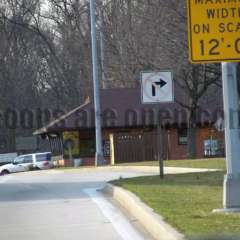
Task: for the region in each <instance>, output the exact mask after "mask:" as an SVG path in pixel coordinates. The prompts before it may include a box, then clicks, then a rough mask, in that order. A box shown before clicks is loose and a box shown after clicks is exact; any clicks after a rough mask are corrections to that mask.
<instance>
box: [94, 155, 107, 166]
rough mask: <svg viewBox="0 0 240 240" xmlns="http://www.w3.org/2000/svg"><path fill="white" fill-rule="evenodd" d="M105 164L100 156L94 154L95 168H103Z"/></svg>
mask: <svg viewBox="0 0 240 240" xmlns="http://www.w3.org/2000/svg"><path fill="white" fill-rule="evenodd" d="M105 164H106V161H105V159H104V157H103V155H102V154H99V153H96V154H95V166H96V167H99V166H103V165H105Z"/></svg>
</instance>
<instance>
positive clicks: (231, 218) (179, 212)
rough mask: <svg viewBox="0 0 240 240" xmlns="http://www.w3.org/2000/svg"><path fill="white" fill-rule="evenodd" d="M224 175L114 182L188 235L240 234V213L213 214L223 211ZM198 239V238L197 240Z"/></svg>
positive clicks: (211, 173) (205, 174) (196, 174)
mask: <svg viewBox="0 0 240 240" xmlns="http://www.w3.org/2000/svg"><path fill="white" fill-rule="evenodd" d="M223 175H224V173H223V172H207V173H192V174H180V175H167V176H166V177H165V179H164V180H160V179H159V177H158V176H151V177H138V178H133V179H122V180H118V181H113V183H114V184H116V185H118V186H121V187H123V188H125V189H128V190H130V191H132V192H133V193H135V194H136V195H137V196H139V197H140V198H141V199H142V200H143V201H144V202H145V203H146V204H148V205H149V206H150V207H152V208H153V209H154V210H155V211H156V212H157V213H158V214H160V215H162V216H163V217H164V219H165V220H166V221H167V222H169V223H170V224H171V225H172V226H174V227H176V228H177V229H178V230H179V231H180V232H182V233H184V234H185V235H186V236H191V237H192V236H199V235H201V237H200V238H198V239H232V238H230V237H227V238H219V237H216V238H209V237H206V238H204V237H203V236H207V235H216V234H219V235H220V236H223V235H224V234H232V235H234V234H239V235H238V237H237V238H236V239H240V214H235V215H234V214H231V215H224V214H213V213H212V210H213V209H217V208H222V183H223ZM194 239H197V238H194Z"/></svg>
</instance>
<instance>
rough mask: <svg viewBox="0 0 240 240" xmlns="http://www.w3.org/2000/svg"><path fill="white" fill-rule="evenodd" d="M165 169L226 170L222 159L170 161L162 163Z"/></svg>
mask: <svg viewBox="0 0 240 240" xmlns="http://www.w3.org/2000/svg"><path fill="white" fill-rule="evenodd" d="M164 164H165V166H166V167H184V168H209V169H222V170H225V169H226V161H225V159H223V158H210V159H196V160H170V161H164ZM118 166H158V161H151V162H137V163H124V164H118Z"/></svg>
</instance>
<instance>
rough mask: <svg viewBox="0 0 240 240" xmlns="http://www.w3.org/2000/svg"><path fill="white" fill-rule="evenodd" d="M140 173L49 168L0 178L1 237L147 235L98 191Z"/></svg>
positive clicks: (114, 239)
mask: <svg viewBox="0 0 240 240" xmlns="http://www.w3.org/2000/svg"><path fill="white" fill-rule="evenodd" d="M150 174H154V173H150ZM139 175H149V173H146V172H141V171H134V170H126V171H123V172H122V171H114V170H107V169H103V170H101V171H99V170H98V171H94V170H84V171H65V172H64V171H59V170H50V171H39V172H28V173H19V174H12V175H9V176H3V177H0V239H1V240H40V239H41V240H43V239H44V240H55V239H56V240H73V239H74V240H75V239H83V240H85V239H86V240H95V239H99V240H101V239H103V240H108V239H109V240H121V239H124V240H141V239H151V238H150V237H149V236H148V234H147V233H146V232H144V231H143V230H142V228H140V227H138V224H137V223H136V222H135V220H134V219H131V216H128V217H126V215H124V214H122V211H120V210H119V209H118V207H117V205H115V204H114V203H113V202H112V201H111V199H107V198H105V197H104V196H103V195H102V194H101V193H100V192H99V191H97V189H99V188H102V187H103V186H104V184H105V183H106V181H109V180H111V179H117V178H119V177H120V176H121V177H134V176H139Z"/></svg>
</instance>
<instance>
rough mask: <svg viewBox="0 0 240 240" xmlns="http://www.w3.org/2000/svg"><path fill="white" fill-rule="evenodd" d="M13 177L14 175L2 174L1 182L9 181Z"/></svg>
mask: <svg viewBox="0 0 240 240" xmlns="http://www.w3.org/2000/svg"><path fill="white" fill-rule="evenodd" d="M11 178H12V176H1V177H0V184H2V183H5V182H7V181H8V180H10V179H11Z"/></svg>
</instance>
